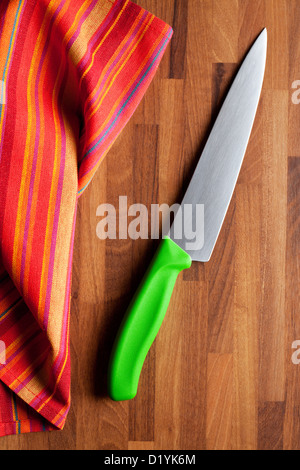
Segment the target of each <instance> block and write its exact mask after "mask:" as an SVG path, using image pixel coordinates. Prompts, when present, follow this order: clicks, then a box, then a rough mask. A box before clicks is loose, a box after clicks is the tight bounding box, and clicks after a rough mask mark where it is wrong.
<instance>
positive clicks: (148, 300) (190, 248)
mask: <svg viewBox="0 0 300 470" xmlns="http://www.w3.org/2000/svg"><path fill="white" fill-rule="evenodd" d="M266 53H267V30H266V29H264V30H263V31H262V33H261V34H260V36H259V37H258V38H257V40H256V41H255V43H254V45H253V46H252V48H251V50H250V51H249V53H248V55H247V56H246V59H245V60H244V62H243V64H242V66H241V68H240V70H239V72H238V74H237V76H236V78H235V81H234V82H233V84H232V86H231V88H230V90H229V93H228V95H227V97H226V100H225V102H224V104H223V106H222V108H221V111H220V113H219V115H218V118H217V120H216V122H215V125H214V127H213V129H212V132H211V134H210V136H209V138H208V141H207V144H206V146H205V149H204V151H203V153H202V155H201V158H200V160H199V163H198V166H197V168H196V171H195V173H194V175H193V178H192V180H191V182H190V185H189V187H188V190H187V192H186V194H185V196H184V199H183V201H182V204H181V210H180V211H178V213H177V214H176V216H175V219H174V223H173V226H172V228H171V230H170V233H169V235H168V236H167V237H165V238H164V239H163V240H162V241H161V243H160V246H159V248H158V250H157V252H156V254H155V256H154V259H153V261H152V263H151V265H150V267H149V269H148V271H147V272H146V274H145V276H144V279H143V281H142V283H141V285H140V287H139V288H138V290H137V292H136V294H135V296H134V298H133V300H132V302H131V304H130V305H129V307H128V310H127V312H126V314H125V317H124V319H123V322H122V324H121V326H120V329H119V332H118V334H117V337H116V340H115V343H114V346H113V350H112V354H111V358H110V363H109V370H108V391H109V395H110V397H111V398H112V399H113V400H116V401H121V400H129V399H131V398H133V397H134V396H135V395H136V393H137V388H138V382H139V377H140V373H141V370H142V366H143V363H144V360H145V358H146V355H147V353H148V351H149V349H150V347H151V345H152V343H153V341H154V339H155V337H156V335H157V333H158V330H159V328H160V326H161V324H162V321H163V318H164V316H165V313H166V311H167V308H168V305H169V302H170V299H171V295H172V291H173V288H174V286H175V282H176V279H177V276H178V274H179V273H180V272H181V271H182V270H184V269H187V268H189V267H190V266H191V263H192V261H201V262H207V261H209V259H210V257H211V254H212V252H213V249H214V246H215V244H216V241H217V238H218V235H219V232H220V230H221V227H222V224H223V221H224V218H225V215H226V212H227V209H228V206H229V203H230V200H231V198H232V195H233V192H234V188H235V185H236V182H237V179H238V175H239V172H240V169H241V165H242V162H243V159H244V155H245V152H246V149H247V145H248V142H249V138H250V134H251V130H252V127H253V123H254V119H255V115H256V110H257V106H258V103H259V98H260V94H261V89H262V84H263V79H264V71H265V64H266ZM199 207H204V218H203V221H204V223H203V224H202V227H201V230H202V233H203V234H204V237H203V236H199V237H198V238H199V239H198V241H197V237H196V241H195V242H194V243H191V240H190V234H191V233H193V230H192V226H193V225H195V217H196V214H197V208H199ZM187 208H188V209H189V210H188V209H187ZM180 226H181V229H182V230H181V232H182V234H180V235H181V238H180V237H179V238H177V237H178V230H176V228H178V227H180ZM179 232H180V230H179ZM186 233H187V234H188V236H187V235H185V234H186Z"/></svg>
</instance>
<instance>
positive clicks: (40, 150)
mask: <svg viewBox="0 0 300 470" xmlns="http://www.w3.org/2000/svg"><path fill="white" fill-rule="evenodd" d="M70 3H71V0H68V1H66V4H65V5H64V9H62V11H61V12H60V15H58V17H57V18H56V20H55V22H54V25H55V24H56V23H57V22H58V21H60V19H61V17H62V15H64V13H65V12H66V11H67V9H68V8H69V6H70ZM49 66H51V63H50V56H49V54H46V57H45V60H44V63H43V66H42V71H41V76H40V80H39V84H38V103H39V106H38V108H39V111H40V138H39V148H38V158H37V164H36V171H35V178H34V189H33V195H32V204H31V211H30V223H29V230H28V239H27V251H26V259H27V260H28V262H26V263H25V271H24V286H23V293H24V298H25V299H26V298H27V296H28V284H29V272H30V262H29V260H30V259H31V254H32V248H33V247H32V239H33V236H34V230H35V224H34V219H35V214H36V207H37V202H38V196H39V186H40V178H41V170H42V164H43V144H44V140H45V113H44V106H43V92H44V84H45V77H46V73H47V72H49Z"/></svg>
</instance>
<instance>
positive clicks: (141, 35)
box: [87, 16, 154, 121]
mask: <svg viewBox="0 0 300 470" xmlns="http://www.w3.org/2000/svg"><path fill="white" fill-rule="evenodd" d="M153 19H154V17H153V16H152V17H151V19H150V21H149V23H147V24H146V26H145V24H143V25H142V28H143V27H144V29H142V28H141V29H140V31H139V33H138V34H137V36H136V38H135V41H132V43H131V44H130V47H129V48H128V50H127V51H126V54H124V60H123V57H122V59H121V63H120V62H119V63H118V64H117V65H116V67H115V70H116V69H117V68H118V67H119V69H118V70H117V71H115V70H113V71H112V73H111V74H110V76H109V78H108V80H107V81H109V79H111V81H110V84H109V85H107V87H104V88H103V92H102V93H100V96H99V98H98V99H100V98H101V99H100V101H99V103H98V105H97V106H96V107H95V108H94V109H93V111H92V113H91V114H89V115H88V116H87V121H89V120H90V119H91V118H92V117H93V116H94V114H96V112H97V111H98V109H99V108H100V107H101V105H102V103H103V101H104V99H105V97H106V96H107V94H108V93H109V91H110V89H111V87H112V86H113V84H114V82H115V81H116V79H117V78H118V76H119V75H120V73H121V72H122V70H123V69H124V67H125V65H126V64H127V63H128V61H129V59H130V58H131V57H132V55H133V53H134V52H135V50H136V49H137V47H138V46H139V44H140V43H141V41H142V40H143V38H144V37H145V34H146V33H147V31H148V29H149V27H150V26H151V23H152V21H153ZM113 75H114V76H113ZM101 95H102V96H101ZM97 101H98V100H97Z"/></svg>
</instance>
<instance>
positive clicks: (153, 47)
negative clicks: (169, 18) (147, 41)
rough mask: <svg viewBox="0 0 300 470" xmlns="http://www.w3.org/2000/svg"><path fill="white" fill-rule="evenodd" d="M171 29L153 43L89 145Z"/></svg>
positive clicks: (166, 28) (165, 30)
mask: <svg viewBox="0 0 300 470" xmlns="http://www.w3.org/2000/svg"><path fill="white" fill-rule="evenodd" d="M168 29H169V27H167V26H166V27H165V29H164V30H163V31H162V33H161V34H160V36H159V37H158V39H157V40H156V42H155V43H153V46H152V48H151V50H150V51H149V53H148V55H147V56H146V58H145V59H144V61H143V63H142V64H141V66H140V67H139V69H138V70H137V72H136V73H135V74H134V76H133V77H132V79H131V81H130V82H129V83H128V85H127V86H126V87H125V88H124V90H123V92H122V94H120V96H119V98H118V100H117V101H116V103H115V105H114V106H113V108H112V109H111V111H110V113H109V115H108V117H107V118H106V120H105V121H104V123H103V124H102V126H101V127H100V129H99V130H98V132H97V133H94V134H93V135H92V136H91V138H90V139H89V141H88V143H87V147H88V146H89V145H90V144H91V142H93V141H94V140H95V139H96V138H97V137H98V136H99V134H101V132H102V130H103V129H104V128H105V126H106V125H107V124H108V122H109V121H110V120H111V118H112V116H113V114H114V112H115V110H116V109H117V107H118V106H119V104H120V103H121V102H122V100H123V98H124V96H125V95H126V94H127V92H128V90H129V89H130V87H131V86H132V84H133V83H134V82H135V80H136V78H137V77H138V76H139V74H140V73H141V71H142V70H143V68H144V67H145V64H146V63H147V61H148V60H149V58H150V57H151V56H152V55H153V52H154V51H155V49H156V47H157V45H158V44H159V43H160V42H161V40H162V38H163V37H164V36H165V34H166V32H167V30H168Z"/></svg>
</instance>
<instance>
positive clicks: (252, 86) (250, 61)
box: [169, 29, 267, 262]
mask: <svg viewBox="0 0 300 470" xmlns="http://www.w3.org/2000/svg"><path fill="white" fill-rule="evenodd" d="M266 54H267V30H266V29H264V30H263V31H262V33H261V34H260V36H259V37H258V39H257V40H256V42H255V43H254V45H253V46H252V48H251V50H250V52H249V53H248V55H247V57H246V59H245V61H244V62H243V64H242V66H241V68H240V70H239V72H238V74H237V76H236V78H235V81H234V83H233V85H232V86H231V88H230V91H229V93H228V95H227V98H226V100H225V102H224V104H223V106H222V109H221V111H220V113H219V116H218V118H217V120H216V123H215V125H214V128H213V130H212V132H211V134H210V136H209V139H208V141H207V144H206V146H205V149H204V151H203V153H202V156H201V158H200V161H199V163H198V166H197V168H196V171H195V173H194V176H193V178H192V180H191V182H190V185H189V187H188V190H187V192H186V194H185V197H184V199H183V201H182V204H181V210H180V211H178V213H177V214H176V216H175V220H174V223H173V226H172V228H171V231H170V234H169V236H170V238H172V240H173V241H174V242H175V243H177V245H179V246H180V247H181V248H182V249H184V250H185V251H186V252H187V253H189V255H190V256H191V258H192V259H193V260H194V261H203V262H206V261H209V259H210V257H211V255H212V252H213V249H214V246H215V244H216V241H217V238H218V235H219V233H220V230H221V227H222V224H223V222H224V219H225V216H226V212H227V210H228V207H229V203H230V200H231V198H232V195H233V192H234V188H235V185H236V182H237V179H238V175H239V172H240V169H241V166H242V162H243V158H244V155H245V152H246V149H247V145H248V142H249V138H250V134H251V130H252V126H253V123H254V119H255V115H256V110H257V106H258V103H259V98H260V94H261V89H262V84H263V78H264V71H265V64H266ZM197 205H204V225H203V224H202V228H201V230H202V234H203V235H204V237H203V236H200V235H199V237H197V236H195V235H194V237H195V238H194V240H195V241H194V242H193V240H192V239H191V230H192V227H193V231H194V232H196V231H195V230H194V229H195V227H194V225H195V220H196V213H197V212H196V210H198V209H199V206H198V208H197ZM187 208H188V209H187ZM191 209H192V210H191ZM199 214H200V212H198V215H199ZM180 224H181V232H182V233H181V234H180V236H178V227H179V226H180ZM196 225H197V224H196ZM198 230H199V228H198ZM179 232H180V230H179Z"/></svg>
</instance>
